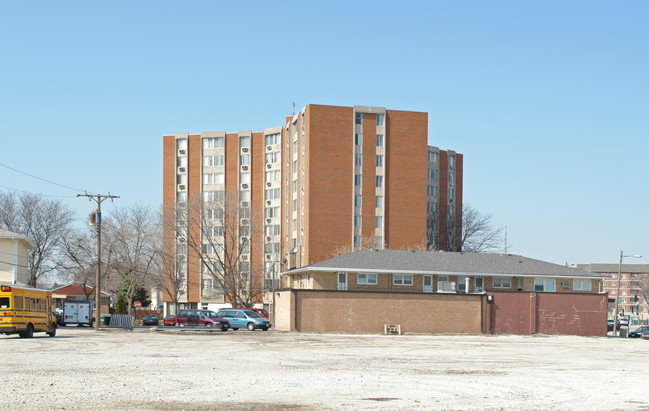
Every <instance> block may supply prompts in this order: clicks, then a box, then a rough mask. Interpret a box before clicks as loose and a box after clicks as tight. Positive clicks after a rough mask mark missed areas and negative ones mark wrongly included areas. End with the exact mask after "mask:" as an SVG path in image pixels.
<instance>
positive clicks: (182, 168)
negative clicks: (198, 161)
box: [178, 167, 186, 173]
mask: <svg viewBox="0 0 649 411" xmlns="http://www.w3.org/2000/svg"><path fill="white" fill-rule="evenodd" d="M185 170H186V169H185V167H179V168H178V172H179V173H184V172H185Z"/></svg>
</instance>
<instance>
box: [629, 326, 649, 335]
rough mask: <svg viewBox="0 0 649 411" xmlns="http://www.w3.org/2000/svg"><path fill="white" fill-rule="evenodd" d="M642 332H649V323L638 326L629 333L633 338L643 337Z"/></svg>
mask: <svg viewBox="0 0 649 411" xmlns="http://www.w3.org/2000/svg"><path fill="white" fill-rule="evenodd" d="M642 333H645V334H646V333H649V325H643V326H642V327H638V328H636V329H635V330H633V331H631V332H630V333H629V337H631V338H640V337H642Z"/></svg>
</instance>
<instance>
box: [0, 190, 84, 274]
mask: <svg viewBox="0 0 649 411" xmlns="http://www.w3.org/2000/svg"><path fill="white" fill-rule="evenodd" d="M72 220H73V213H72V210H70V208H69V207H68V206H66V205H65V204H63V202H61V201H60V200H47V199H44V198H43V197H42V196H39V195H36V194H30V193H26V194H20V195H15V194H12V193H0V227H2V228H4V229H7V230H9V231H13V232H16V233H21V234H24V235H26V236H28V237H29V238H30V239H31V240H32V241H33V242H34V244H35V245H36V247H35V248H34V249H32V250H29V253H28V265H29V267H28V269H29V279H28V282H27V283H28V285H30V286H32V287H36V286H37V284H38V282H39V280H41V278H43V277H44V276H46V275H47V274H48V273H51V272H52V271H53V270H54V269H55V268H56V261H55V260H56V254H57V252H58V251H59V248H58V245H59V243H60V242H61V241H62V240H63V239H64V238H65V237H66V235H67V234H68V230H69V227H70V225H71V224H72Z"/></svg>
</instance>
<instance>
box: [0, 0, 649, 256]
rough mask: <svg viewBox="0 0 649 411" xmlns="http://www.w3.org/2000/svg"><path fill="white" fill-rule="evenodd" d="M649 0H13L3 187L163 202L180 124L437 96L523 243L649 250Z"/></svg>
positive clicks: (434, 123) (440, 124) (443, 140)
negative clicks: (170, 146) (169, 147)
mask: <svg viewBox="0 0 649 411" xmlns="http://www.w3.org/2000/svg"><path fill="white" fill-rule="evenodd" d="M647 21H649V3H647V2H644V1H627V2H610V1H571V2H562V1H547V2H519V1H489V2H484V1H475V2H473V1H462V2H441V1H422V2H416V1H411V2H381V1H373V2H227V3H226V2H216V1H212V2H168V1H162V2H161V1H155V2H154V1H139V2H118V1H115V2H109V3H98V2H36V1H34V2H2V3H0V62H1V64H0V73H1V74H2V76H1V77H0V139H2V140H1V141H2V151H1V154H0V164H3V165H6V166H10V167H13V168H16V169H19V170H21V171H23V172H27V173H30V174H33V175H36V176H39V177H42V178H45V179H47V180H50V181H53V182H56V183H58V184H61V185H64V186H67V187H72V188H73V189H71V188H65V187H61V186H58V185H53V184H49V183H46V182H43V181H41V180H37V179H34V178H30V177H27V176H25V175H23V174H20V173H16V172H15V171H12V170H10V169H8V168H6V167H0V185H1V186H3V187H0V189H5V187H9V188H12V189H20V190H25V191H29V192H35V193H43V194H45V195H49V196H61V197H59V198H62V199H63V200H64V201H65V202H66V203H69V204H70V205H71V206H72V207H74V209H75V211H77V212H78V214H79V219H80V220H83V219H85V218H86V215H87V213H88V212H89V211H91V210H92V208H93V205H92V204H91V203H89V202H88V201H87V200H85V199H78V198H76V197H75V195H76V194H77V190H75V189H78V190H88V191H89V192H99V193H107V192H111V193H113V194H117V195H120V196H121V198H120V199H119V200H116V201H115V203H114V204H113V205H111V204H106V205H104V206H103V209H104V212H105V213H109V212H110V208H111V207H115V206H117V205H118V204H119V205H122V206H125V205H130V204H135V203H140V204H150V205H152V206H154V207H158V206H159V205H160V204H161V202H162V173H161V172H162V135H164V134H174V133H177V132H196V133H197V132H201V131H217V130H225V131H228V132H236V131H239V130H253V131H262V130H263V129H265V128H270V127H275V126H279V125H281V124H282V120H283V118H284V116H285V115H287V114H290V113H291V110H292V104H293V102H295V104H296V107H297V108H298V109H300V108H302V107H303V106H305V105H307V104H311V103H314V104H332V105H341V106H351V105H354V104H359V105H374V106H384V107H386V108H388V109H397V110H413V111H425V112H428V113H429V143H430V144H431V145H436V146H438V147H440V148H442V149H453V150H456V151H458V152H460V153H463V154H464V156H465V157H464V159H465V163H464V164H465V168H464V198H465V201H466V202H468V203H470V204H471V205H473V206H474V207H475V208H477V209H478V210H480V211H482V212H484V213H489V214H492V215H493V218H494V222H495V224H496V225H499V226H505V225H506V226H507V227H508V240H509V241H508V243H509V250H508V251H510V252H512V253H517V254H523V255H526V256H529V257H532V258H539V259H542V260H547V261H551V262H555V263H559V264H564V263H566V262H568V263H589V262H612V263H615V262H617V258H618V255H619V252H620V250H624V251H625V253H629V254H642V255H644V256H645V257H644V258H643V259H640V260H636V259H632V260H625V262H628V263H647V262H649V258H648V257H649V239H648V236H647V233H649V211H648V210H649V207H648V205H649V190H648V189H647V186H648V181H647V180H648V177H649V165H648V163H647V154H649V147H648V144H649V143H647V141H648V140H649V135H648V134H649V115H648V114H649V74H648V73H649V47H647V41H648V40H649V26H648V25H647Z"/></svg>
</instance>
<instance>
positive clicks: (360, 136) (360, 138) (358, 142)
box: [354, 133, 363, 146]
mask: <svg viewBox="0 0 649 411" xmlns="http://www.w3.org/2000/svg"><path fill="white" fill-rule="evenodd" d="M354 144H356V145H357V146H362V145H363V134H362V133H355V134H354Z"/></svg>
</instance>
